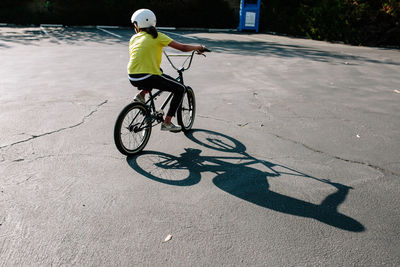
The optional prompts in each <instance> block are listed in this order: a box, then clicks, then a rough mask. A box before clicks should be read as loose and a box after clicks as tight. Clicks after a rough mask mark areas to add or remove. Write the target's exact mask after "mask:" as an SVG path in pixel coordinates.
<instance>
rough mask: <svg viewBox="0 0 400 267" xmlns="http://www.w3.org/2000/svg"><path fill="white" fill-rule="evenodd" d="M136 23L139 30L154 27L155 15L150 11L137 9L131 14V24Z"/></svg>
mask: <svg viewBox="0 0 400 267" xmlns="http://www.w3.org/2000/svg"><path fill="white" fill-rule="evenodd" d="M135 21H136V23H137V25H138V27H139V28H141V29H143V28H149V27H151V26H153V27H155V26H156V22H157V20H156V15H154V13H153V11H151V10H150V9H139V10H136V11H135V13H133V15H132V17H131V22H132V23H134V22H135Z"/></svg>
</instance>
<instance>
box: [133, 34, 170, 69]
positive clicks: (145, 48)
mask: <svg viewBox="0 0 400 267" xmlns="http://www.w3.org/2000/svg"><path fill="white" fill-rule="evenodd" d="M171 42H172V39H171V38H169V37H168V36H167V35H165V34H163V33H161V32H159V33H158V36H157V38H155V39H154V38H153V36H151V35H150V34H148V33H146V32H144V31H142V32H139V33H137V34H135V35H133V36H132V38H131V40H130V41H129V56H130V57H129V63H128V74H156V75H161V73H162V72H161V70H160V66H161V56H162V50H163V47H165V46H167V45H169V44H170V43H171Z"/></svg>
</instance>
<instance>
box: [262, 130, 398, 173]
mask: <svg viewBox="0 0 400 267" xmlns="http://www.w3.org/2000/svg"><path fill="white" fill-rule="evenodd" d="M268 134H270V135H273V136H275V137H276V138H279V139H282V140H285V141H289V142H292V143H294V144H297V145H301V146H303V147H305V148H306V149H308V150H310V151H312V152H315V153H320V154H323V155H326V156H329V157H331V158H334V159H337V160H341V161H345V162H348V163H354V164H360V165H364V166H367V167H370V168H373V169H375V170H377V171H380V172H382V173H383V174H390V175H395V176H400V174H398V173H395V172H392V171H390V170H388V169H385V168H382V167H379V166H377V165H373V164H371V163H368V162H363V161H358V160H352V159H346V158H342V157H338V156H335V155H331V154H329V153H327V152H324V151H322V150H318V149H315V148H312V147H310V146H308V145H306V144H303V143H301V142H298V141H296V140H292V139H289V138H286V137H283V136H281V135H278V134H274V133H268Z"/></svg>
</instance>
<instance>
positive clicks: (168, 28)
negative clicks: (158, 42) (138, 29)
mask: <svg viewBox="0 0 400 267" xmlns="http://www.w3.org/2000/svg"><path fill="white" fill-rule="evenodd" d="M157 29H159V30H160V31H168V30H170V31H174V30H176V28H175V27H157Z"/></svg>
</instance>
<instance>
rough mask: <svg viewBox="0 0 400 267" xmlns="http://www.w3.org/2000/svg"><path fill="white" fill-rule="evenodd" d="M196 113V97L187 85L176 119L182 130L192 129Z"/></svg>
mask: <svg viewBox="0 0 400 267" xmlns="http://www.w3.org/2000/svg"><path fill="white" fill-rule="evenodd" d="M195 115H196V99H195V96H194V91H193V89H192V88H190V87H187V91H186V93H185V94H184V96H183V100H182V104H181V105H180V107H179V109H178V112H177V119H178V123H179V125H180V126H182V131H184V132H187V131H189V130H190V129H192V126H193V123H194V118H195Z"/></svg>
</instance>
